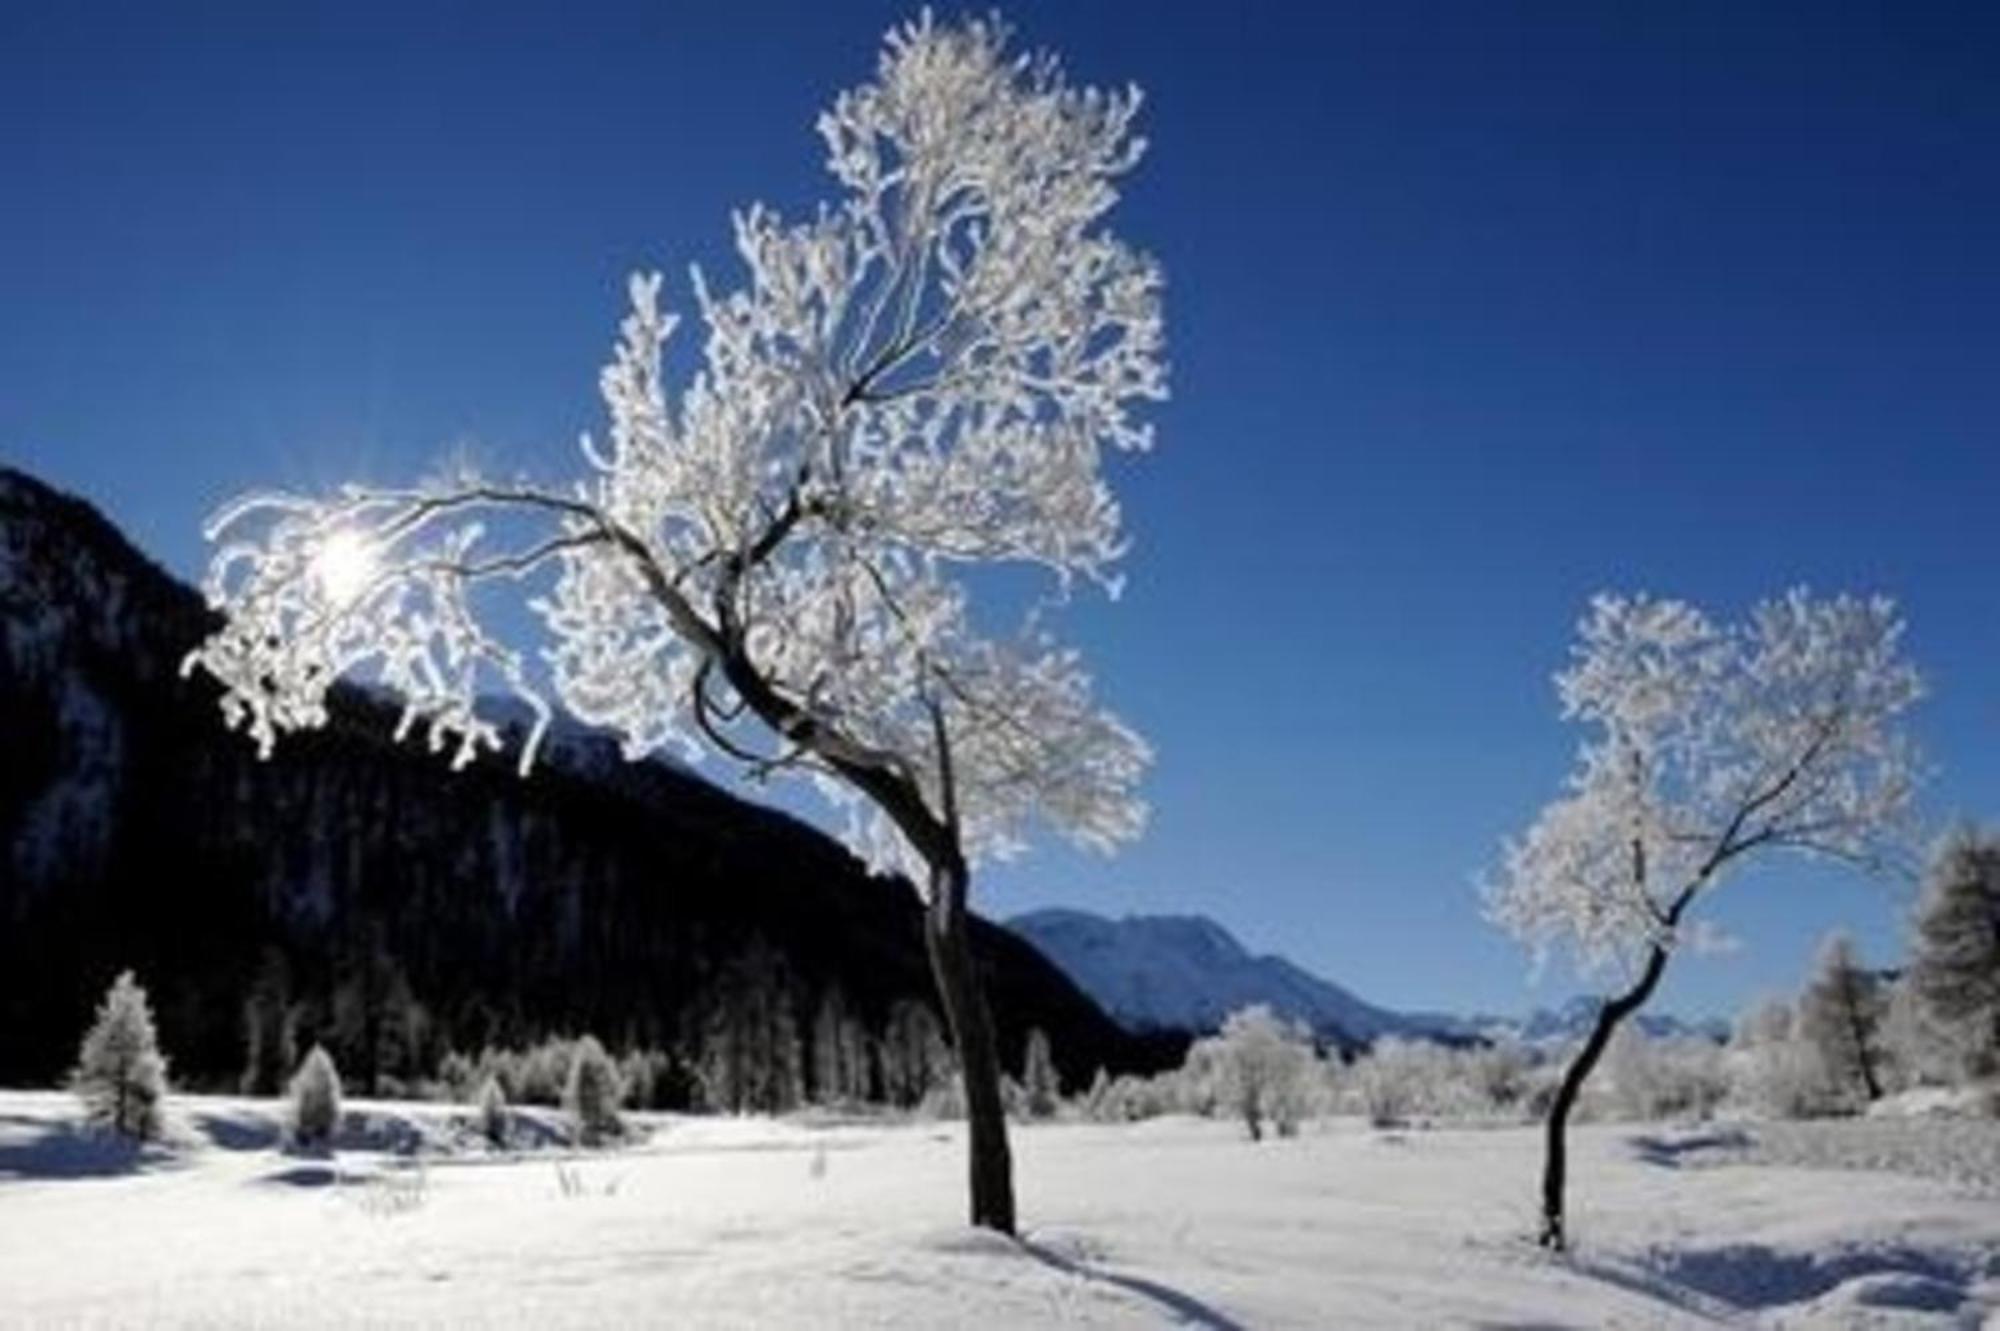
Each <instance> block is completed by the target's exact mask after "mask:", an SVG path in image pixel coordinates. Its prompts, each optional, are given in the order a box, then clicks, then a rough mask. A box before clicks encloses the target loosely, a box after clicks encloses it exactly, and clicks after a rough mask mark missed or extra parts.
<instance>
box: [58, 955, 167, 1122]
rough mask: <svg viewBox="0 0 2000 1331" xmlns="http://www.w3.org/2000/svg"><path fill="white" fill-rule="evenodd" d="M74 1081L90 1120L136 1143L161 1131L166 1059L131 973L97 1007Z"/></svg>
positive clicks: (143, 993) (149, 1011)
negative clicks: (95, 1016) (95, 1017)
mask: <svg viewBox="0 0 2000 1331" xmlns="http://www.w3.org/2000/svg"><path fill="white" fill-rule="evenodd" d="M70 1080H71V1085H72V1086H73V1087H74V1088H75V1090H76V1093H77V1095H78V1096H80V1097H81V1098H82V1100H83V1108H84V1114H85V1116H86V1117H87V1118H88V1119H89V1120H90V1121H91V1122H92V1123H96V1124H100V1125H102V1126H105V1127H108V1128H110V1129H111V1130H112V1131H113V1132H117V1133H120V1134H122V1135H124V1136H126V1137H130V1138H133V1139H134V1140H137V1141H146V1140H149V1139H151V1138H155V1137H158V1136H159V1135H160V1110H161V1102H162V1101H163V1100H164V1099H165V1098H166V1094H167V1061H166V1059H165V1058H164V1057H162V1056H161V1054H160V1045H159V1037H158V1035H157V1034H156V1033H155V1031H154V1029H153V1012H152V1008H151V1007H150V1005H148V1003H147V1001H146V991H145V990H144V989H142V988H140V987H139V983H138V981H137V980H135V979H134V978H133V977H132V972H131V971H124V972H122V973H120V975H119V976H118V978H117V979H116V980H114V981H112V983H111V988H110V989H109V990H107V991H106V993H105V995H104V1001H103V1002H102V1003H101V1004H99V1005H98V1008H97V1020H96V1021H95V1022H93V1023H92V1024H91V1027H90V1030H89V1032H88V1033H87V1034H86V1035H85V1036H84V1037H83V1045H82V1047H81V1048H80V1049H79V1050H78V1051H77V1058H76V1070H75V1071H74V1072H73V1073H72V1074H71V1078H70Z"/></svg>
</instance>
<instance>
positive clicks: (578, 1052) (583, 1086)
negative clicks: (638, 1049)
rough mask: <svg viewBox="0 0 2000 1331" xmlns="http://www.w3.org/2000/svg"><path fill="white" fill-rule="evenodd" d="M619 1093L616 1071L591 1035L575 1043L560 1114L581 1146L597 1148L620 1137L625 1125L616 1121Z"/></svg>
mask: <svg viewBox="0 0 2000 1331" xmlns="http://www.w3.org/2000/svg"><path fill="white" fill-rule="evenodd" d="M622 1095H623V1092H622V1090H621V1089H620V1087H619V1085H618V1067H617V1065H616V1064H614V1063H613V1062H612V1061H611V1056H610V1055H609V1054H607V1053H605V1052H604V1046H603V1045H601V1044H599V1043H598V1042H597V1037H596V1036H594V1035H586V1036H584V1037H583V1038H582V1039H580V1040H578V1041H577V1042H576V1045H575V1048H574V1050H573V1052H572V1054H571V1057H570V1060H569V1081H568V1083H567V1084H566V1085H565V1086H564V1087H563V1098H562V1104H563V1112H564V1113H566V1114H567V1115H569V1121H570V1127H571V1130H572V1131H573V1132H574V1133H575V1135H576V1140H577V1141H579V1142H580V1143H582V1144H583V1145H585V1146H599V1145H602V1144H603V1143H604V1142H606V1141H608V1140H611V1139H613V1138H616V1137H620V1136H623V1135H624V1132H625V1124H624V1121H623V1120H622V1119H620V1118H619V1117H618V1101H619V1100H620V1098H622Z"/></svg>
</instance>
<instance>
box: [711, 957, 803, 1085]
mask: <svg viewBox="0 0 2000 1331" xmlns="http://www.w3.org/2000/svg"><path fill="white" fill-rule="evenodd" d="M793 998H794V994H793V985H792V978H791V972H790V969H789V968H788V967H787V966H786V965H785V960H784V958H783V957H782V956H781V955H780V954H779V953H778V951H777V950H776V949H775V948H773V947H771V946H770V945H769V944H768V943H765V942H764V941H763V940H762V939H755V940H752V942H751V944H750V946H749V947H747V948H746V949H744V951H743V952H742V953H740V954H739V955H738V956H737V957H736V958H735V959H734V960H733V961H732V962H731V963H730V964H729V965H728V966H727V967H726V968H724V970H723V972H722V974H721V976H720V977H719V978H718V981H717V983H716V986H715V989H714V992H713V994H712V995H711V997H710V1007H709V1013H708V1020H707V1023H706V1027H707V1029H706V1030H705V1032H704V1036H703V1043H702V1068H701V1074H702V1080H703V1084H704V1086H705V1088H706V1092H707V1099H708V1102H709V1104H710V1105H711V1106H712V1107H713V1108H716V1109H723V1110H727V1111H729V1112H731V1113H739V1114H740V1113H744V1112H751V1113H761V1114H782V1113H785V1112H786V1111H788V1110H791V1109H794V1108H796V1107H797V1106H798V1103H799V1101H800V1100H801V1099H803V1098H804V1094H805V1063H804V1058H803V1056H802V1051H801V1048H800V1041H799V1028H798V1021H797V1018H796V1017H795V1016H794V1015H793Z"/></svg>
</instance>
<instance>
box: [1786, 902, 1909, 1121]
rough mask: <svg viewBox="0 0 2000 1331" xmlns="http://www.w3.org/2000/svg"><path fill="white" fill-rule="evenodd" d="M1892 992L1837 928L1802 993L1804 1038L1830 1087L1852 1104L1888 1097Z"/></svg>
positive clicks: (1800, 1018)
mask: <svg viewBox="0 0 2000 1331" xmlns="http://www.w3.org/2000/svg"><path fill="white" fill-rule="evenodd" d="M1887 1010H1888V1000H1887V996H1886V995H1885V994H1884V993H1883V992H1882V983H1881V980H1880V978H1879V977H1877V976H1876V975H1875V974H1874V972H1872V971H1868V970H1864V969H1863V968H1862V966H1861V962H1860V959H1859V958H1857V957H1856V956H1855V954H1854V943H1853V941H1852V940H1850V939H1849V938H1848V937H1847V935H1845V934H1839V933H1836V934H1832V935H1830V936H1829V937H1828V938H1827V939H1826V941H1825V942H1824V943H1823V944H1821V946H1820V953H1819V959H1818V961H1817V963H1816V964H1815V966H1814V970H1813V976H1812V979H1811V980H1810V981H1809V982H1808V983H1807V985H1806V989H1805V992H1804V993H1803V994H1800V995H1799V1007H1798V1033H1799V1038H1800V1039H1802V1040H1804V1041H1805V1042H1806V1043H1807V1044H1809V1045H1811V1046H1812V1047H1813V1049H1814V1050H1815V1051H1816V1052H1817V1053H1818V1055H1819V1061H1820V1066H1821V1067H1822V1068H1823V1069H1824V1070H1825V1072H1826V1075H1827V1079H1828V1082H1829V1090H1830V1091H1831V1092H1832V1093H1833V1094H1834V1095H1835V1096H1837V1097H1839V1098H1841V1099H1842V1100H1845V1101H1847V1102H1849V1103H1850V1104H1856V1103H1858V1104H1866V1103H1868V1102H1870V1101H1874V1100H1879V1099H1881V1098H1882V1062H1883V1055H1882V1020H1883V1017H1884V1015H1885V1014H1886V1012H1887Z"/></svg>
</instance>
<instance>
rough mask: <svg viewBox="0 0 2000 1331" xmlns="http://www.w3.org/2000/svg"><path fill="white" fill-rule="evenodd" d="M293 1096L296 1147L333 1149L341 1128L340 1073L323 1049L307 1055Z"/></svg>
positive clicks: (295, 1078) (318, 1047)
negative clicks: (336, 1135)
mask: <svg viewBox="0 0 2000 1331" xmlns="http://www.w3.org/2000/svg"><path fill="white" fill-rule="evenodd" d="M290 1095H291V1101H292V1109H291V1115H292V1142H293V1144H294V1145H296V1146H299V1147H301V1148H302V1149H304V1150H308V1151H319V1150H325V1149H327V1148H329V1147H331V1146H332V1145H333V1136H334V1133H335V1132H336V1131H338V1130H339V1128H340V1072H339V1071H338V1070H337V1069H336V1068H335V1067H334V1066H333V1056H332V1055H330V1054H328V1053H327V1052H326V1049H325V1047H324V1046H321V1045H314V1046H313V1047H312V1048H311V1049H309V1050H308V1051H306V1056H305V1061H304V1062H302V1063H300V1064H299V1070H298V1071H297V1072H296V1073H294V1074H293V1076H292V1084H291V1088H290Z"/></svg>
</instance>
